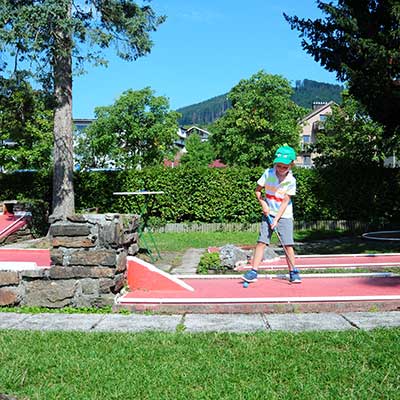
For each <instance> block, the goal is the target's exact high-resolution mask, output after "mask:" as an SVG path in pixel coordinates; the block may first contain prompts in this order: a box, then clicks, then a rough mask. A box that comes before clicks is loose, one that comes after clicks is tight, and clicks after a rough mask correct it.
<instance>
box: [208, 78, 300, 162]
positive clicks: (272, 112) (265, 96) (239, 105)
mask: <svg viewBox="0 0 400 400" xmlns="http://www.w3.org/2000/svg"><path fill="white" fill-rule="evenodd" d="M292 93H293V89H292V88H291V86H290V84H289V82H288V80H287V79H285V78H283V77H281V76H279V75H270V74H266V73H265V72H264V71H260V72H258V73H256V74H254V75H253V76H252V77H251V78H250V79H247V80H241V81H240V82H239V83H238V84H237V85H236V86H235V87H234V88H233V89H232V90H231V91H230V92H229V94H228V99H229V100H230V101H231V103H232V108H230V109H228V110H227V111H226V113H225V114H224V115H223V116H222V117H221V118H220V119H218V120H217V121H216V122H215V124H214V125H213V126H212V128H211V131H212V135H211V143H212V145H213V148H214V149H215V151H216V155H217V157H218V158H220V159H221V160H222V161H223V162H224V163H227V164H228V165H242V166H259V165H264V166H265V165H267V164H269V163H271V161H272V158H273V154H274V152H275V150H276V149H277V148H278V147H279V146H280V145H281V144H283V143H287V144H289V145H291V146H293V147H294V148H297V149H298V148H299V140H300V127H299V125H298V123H297V121H298V119H299V118H300V117H301V116H302V115H304V113H305V111H304V109H303V108H301V107H299V106H297V105H296V104H295V103H294V102H293V101H292V100H291V95H292Z"/></svg>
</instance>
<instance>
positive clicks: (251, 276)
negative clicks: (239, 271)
mask: <svg viewBox="0 0 400 400" xmlns="http://www.w3.org/2000/svg"><path fill="white" fill-rule="evenodd" d="M270 237H271V231H270V229H269V225H268V222H267V218H266V217H265V216H264V215H263V218H262V221H261V228H260V235H259V237H258V241H257V244H256V248H255V250H254V254H253V262H252V268H251V270H249V271H247V272H246V273H245V274H244V275H243V276H242V279H243V280H244V281H246V282H255V281H256V280H257V275H258V274H257V270H258V266H259V265H260V263H261V261H262V259H263V258H264V250H265V247H266V246H267V245H268V244H269V241H270Z"/></svg>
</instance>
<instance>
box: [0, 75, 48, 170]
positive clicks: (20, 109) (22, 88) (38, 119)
mask: <svg viewBox="0 0 400 400" xmlns="http://www.w3.org/2000/svg"><path fill="white" fill-rule="evenodd" d="M0 87H1V90H0V141H5V140H6V141H7V140H8V141H10V142H13V143H14V144H13V145H12V146H0V168H3V169H4V170H6V171H13V170H17V169H41V170H49V169H50V168H51V164H52V150H53V122H52V110H51V108H50V104H49V103H48V101H47V100H48V99H47V98H46V96H45V95H44V93H43V92H41V91H35V90H33V89H32V87H31V85H30V84H29V83H27V82H25V81H23V80H16V79H4V78H0Z"/></svg>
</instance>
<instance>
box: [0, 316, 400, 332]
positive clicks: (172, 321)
mask: <svg viewBox="0 0 400 400" xmlns="http://www.w3.org/2000/svg"><path fill="white" fill-rule="evenodd" d="M399 327H400V311H388V312H348V313H342V314H338V313H318V314H317V313H314V314H312V313H309V314H262V313H259V314H186V315H144V314H129V315H122V314H52V313H44V314H19V313H12V312H10V313H8V312H2V313H0V330H4V329H14V330H32V331H80V332H131V333H135V332H144V331H159V332H160V331H161V332H185V333H199V332H234V333H249V332H263V331H264V332H272V331H286V332H305V331H343V330H357V329H361V330H370V329H375V328H399Z"/></svg>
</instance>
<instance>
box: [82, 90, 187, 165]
mask: <svg viewBox="0 0 400 400" xmlns="http://www.w3.org/2000/svg"><path fill="white" fill-rule="evenodd" d="M95 115H96V119H95V121H94V122H93V123H92V124H91V125H89V126H88V127H87V128H86V130H85V133H84V135H83V136H82V137H81V138H80V139H79V144H78V147H77V150H76V153H77V156H78V160H79V163H80V165H81V167H83V168H85V167H86V168H87V167H92V168H93V167H117V168H135V167H137V166H142V167H144V166H151V165H157V164H160V163H161V162H162V161H163V159H164V158H165V157H166V155H167V154H168V153H169V152H170V150H171V149H172V148H173V147H174V141H175V140H176V139H177V132H178V127H179V126H178V118H179V117H180V114H179V113H177V112H176V111H170V109H169V102H168V99H167V98H165V97H163V96H154V92H153V91H152V90H151V89H150V88H144V89H142V90H138V91H134V90H127V91H126V92H124V93H123V94H122V95H121V96H120V97H119V98H118V99H117V100H116V102H115V103H114V104H113V105H111V106H108V107H97V108H96V110H95Z"/></svg>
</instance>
